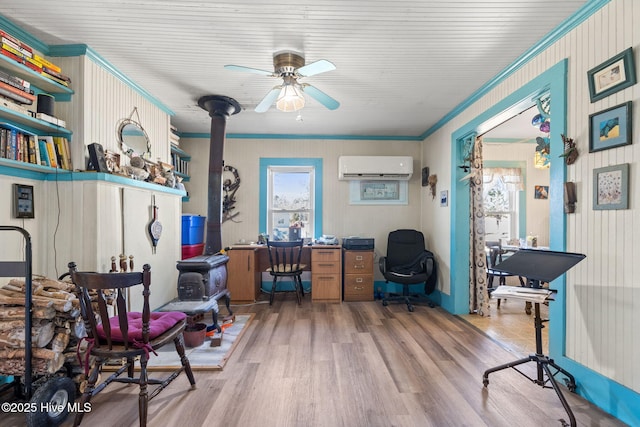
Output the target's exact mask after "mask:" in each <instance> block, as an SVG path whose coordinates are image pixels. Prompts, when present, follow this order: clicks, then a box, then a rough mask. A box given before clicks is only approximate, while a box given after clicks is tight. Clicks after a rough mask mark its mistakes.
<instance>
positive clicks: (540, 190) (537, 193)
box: [533, 185, 549, 200]
mask: <svg viewBox="0 0 640 427" xmlns="http://www.w3.org/2000/svg"><path fill="white" fill-rule="evenodd" d="M533 198H534V199H541V200H546V199H548V198H549V186H548V185H536V186H534V193H533Z"/></svg>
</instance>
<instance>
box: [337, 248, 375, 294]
mask: <svg viewBox="0 0 640 427" xmlns="http://www.w3.org/2000/svg"><path fill="white" fill-rule="evenodd" d="M344 300H345V301H372V300H373V251H348V250H345V251H344Z"/></svg>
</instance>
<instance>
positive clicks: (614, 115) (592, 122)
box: [589, 101, 632, 153]
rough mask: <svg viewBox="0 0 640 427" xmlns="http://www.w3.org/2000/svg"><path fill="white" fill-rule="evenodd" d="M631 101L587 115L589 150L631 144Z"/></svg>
mask: <svg viewBox="0 0 640 427" xmlns="http://www.w3.org/2000/svg"><path fill="white" fill-rule="evenodd" d="M631 106H632V102H631V101H629V102H625V103H624V104H620V105H616V106H615V107H611V108H608V109H606V110H603V111H600V112H598V113H594V114H591V115H589V152H590V153H593V152H594V151H600V150H606V149H609V148H614V147H620V146H623V145H628V144H631V123H632V118H631Z"/></svg>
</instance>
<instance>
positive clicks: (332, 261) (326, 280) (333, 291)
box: [311, 246, 342, 302]
mask: <svg viewBox="0 0 640 427" xmlns="http://www.w3.org/2000/svg"><path fill="white" fill-rule="evenodd" d="M341 259H342V251H341V249H340V246H314V247H313V248H312V249H311V300H312V301H318V302H321V301H322V302H340V301H342V273H341V271H342V262H341Z"/></svg>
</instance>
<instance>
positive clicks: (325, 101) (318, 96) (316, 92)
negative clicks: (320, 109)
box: [302, 84, 340, 110]
mask: <svg viewBox="0 0 640 427" xmlns="http://www.w3.org/2000/svg"><path fill="white" fill-rule="evenodd" d="M302 90H304V93H306V94H307V95H309V96H310V97H312V98H313V99H315V100H316V101H318V102H319V103H320V104H322V105H324V106H325V107H327V108H328V109H329V110H335V109H336V108H338V107H339V106H340V103H339V102H338V101H336V100H335V99H333V98H332V97H330V96H329V95H327V94H326V93H324V92H322V91H321V90H320V89H318V88H316V87H315V86H311V85H310V84H304V85H302Z"/></svg>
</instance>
